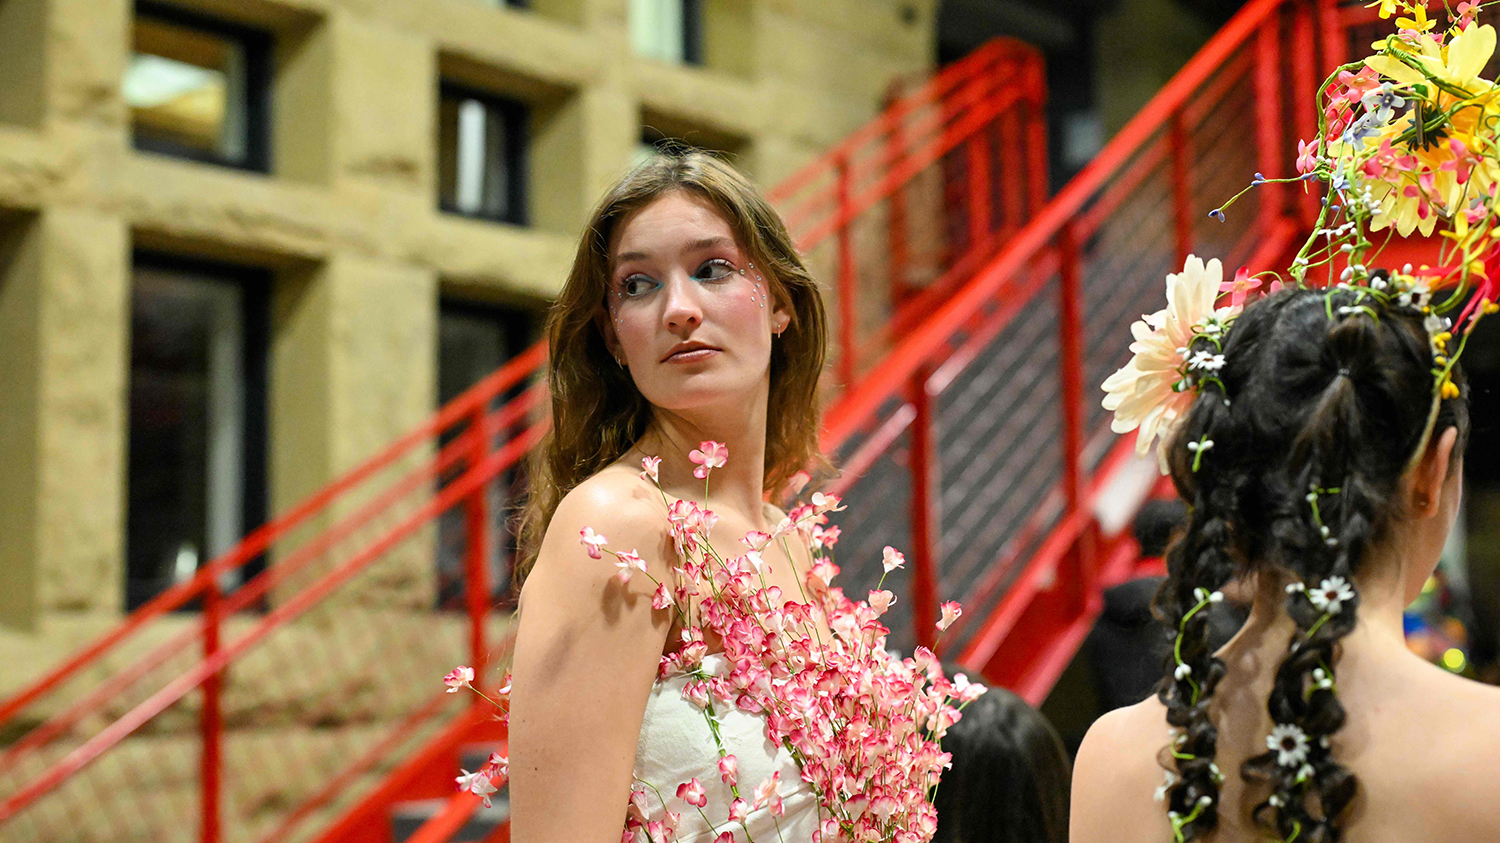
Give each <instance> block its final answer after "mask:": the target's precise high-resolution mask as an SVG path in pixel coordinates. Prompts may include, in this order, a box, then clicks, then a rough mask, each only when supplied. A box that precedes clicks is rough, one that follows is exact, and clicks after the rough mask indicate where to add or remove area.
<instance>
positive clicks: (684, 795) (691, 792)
mask: <svg viewBox="0 0 1500 843" xmlns="http://www.w3.org/2000/svg"><path fill="white" fill-rule="evenodd" d="M677 798H678V799H681V800H682V801H684V802H686V803H688V804H689V805H692V806H694V807H698V808H702V807H703V806H705V805H707V804H708V794H707V793H705V792H704V790H703V783H702V782H700V781H698V780H697V779H691V780H689V781H685V782H683V783H682V784H680V785H678V786H677Z"/></svg>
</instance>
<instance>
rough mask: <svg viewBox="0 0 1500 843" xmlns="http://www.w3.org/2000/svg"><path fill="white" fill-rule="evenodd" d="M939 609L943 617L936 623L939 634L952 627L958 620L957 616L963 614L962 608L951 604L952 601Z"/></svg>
mask: <svg viewBox="0 0 1500 843" xmlns="http://www.w3.org/2000/svg"><path fill="white" fill-rule="evenodd" d="M941 608H942V610H943V617H942V619H941V620H939V621H938V622H937V628H938V631H939V632H942V631H943V630H946V629H947V628H948V627H950V626H952V625H953V622H954V621H956V620H958V616H959V615H962V614H963V613H964V610H963V607H962V606H960V605H958V604H957V603H955V602H953V601H952V600H949V601H948V602H947V603H944V604H943V605H942V607H941Z"/></svg>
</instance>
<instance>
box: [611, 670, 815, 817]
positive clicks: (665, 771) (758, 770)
mask: <svg viewBox="0 0 1500 843" xmlns="http://www.w3.org/2000/svg"><path fill="white" fill-rule="evenodd" d="M703 668H704V670H705V671H706V672H708V673H712V674H723V673H725V672H727V671H728V669H729V662H728V659H726V658H725V657H724V656H723V655H722V654H714V655H710V656H706V657H705V658H704V659H703ZM687 683H688V677H687V676H686V675H683V674H678V675H676V676H668V677H666V678H664V679H660V680H658V681H657V683H656V685H655V686H654V687H653V688H652V689H651V698H650V699H649V700H648V701H647V702H646V717H645V719H644V720H643V721H641V737H640V741H639V743H637V744H636V748H635V777H636V778H637V779H639V780H640V781H642V782H647V783H649V784H651V785H654V786H655V787H656V788H657V789H658V790H660V791H661V796H662V797H663V798H665V799H666V805H662V804H661V801H660V800H659V799H658V798H657V795H656V793H654V792H652V791H651V790H650V789H649V788H648V789H647V802H648V804H649V805H650V817H649V818H650V819H651V820H659V819H661V818H662V816H663V815H664V814H665V812H666V811H667V810H672V811H676V812H678V813H679V814H681V816H682V820H681V822H680V824H679V825H678V827H677V840H678V841H681V843H712V841H713V839H714V837H715V836H717V835H718V834H720V833H722V832H725V831H728V832H732V833H733V834H734V839H735V840H736V841H741V843H743V841H744V840H745V829H744V828H741V827H740V824H739V823H730V822H729V820H728V816H729V803H730V802H731V801H732V800H733V799H734V795H733V794H732V793H730V791H729V786H728V785H726V784H724V782H723V780H722V779H721V778H720V775H719V750H718V747H717V746H716V745H715V744H714V738H713V735H712V733H710V732H709V730H708V721H707V719H706V718H705V716H704V713H703V710H702V709H700V708H698V707H697V706H696V705H694V704H693V703H692V701H690V700H689V699H688V698H687V697H685V696H683V693H682V690H683V687H684V686H685V685H687ZM724 708H725V706H724V705H722V704H720V705H718V706H716V709H717V710H718V714H717V715H716V716H715V719H716V720H717V721H718V723H719V734H720V736H721V737H722V738H723V741H724V749H725V751H727V752H728V753H729V754H730V755H733V756H735V759H736V760H737V761H738V762H739V777H738V779H739V790H740V796H741V797H742V798H743V799H745V801H747V802H750V801H753V799H754V792H755V788H756V786H757V785H759V784H760V783H761V782H763V781H765V780H766V779H768V778H770V777H771V774H772V773H774V772H777V771H780V773H781V779H780V785H779V787H778V791H779V792H780V794H781V798H782V805H783V807H784V808H785V809H786V813H785V814H784V815H783V816H780V817H774V816H772V814H771V811H770V809H769V808H768V807H765V806H762V807H760V808H758V809H756V810H753V811H751V812H750V814H749V816H747V817H746V818H745V825H746V826H748V828H749V831H750V837H751V838H752V839H754V840H755V843H808V841H811V840H812V835H813V832H814V831H815V830H816V829H817V827H818V821H819V817H818V799H817V795H816V794H815V793H813V790H812V786H811V785H809V784H807V783H806V782H804V781H803V780H802V774H801V772H799V771H798V769H797V762H796V761H794V760H792V756H791V753H789V752H787V751H786V748H785V747H782V746H778V745H777V744H774V743H772V742H771V741H769V740H766V721H765V718H764V717H762V716H760V715H758V714H750V713H747V712H744V711H740V710H739V709H737V708H730V710H728V711H725V710H723V709H724ZM693 778H696V779H697V780H698V781H699V782H701V783H702V784H703V789H704V791H705V793H706V794H707V795H708V805H707V807H705V808H704V809H703V813H702V814H700V813H699V812H698V809H696V808H694V807H692V806H690V805H687V804H686V803H684V802H683V801H682V800H681V799H678V798H677V786H678V785H679V784H682V783H683V782H686V781H688V780H689V779H693ZM704 815H707V817H708V820H709V821H710V822H712V823H713V825H712V826H710V825H708V823H706V822H705V821H704Z"/></svg>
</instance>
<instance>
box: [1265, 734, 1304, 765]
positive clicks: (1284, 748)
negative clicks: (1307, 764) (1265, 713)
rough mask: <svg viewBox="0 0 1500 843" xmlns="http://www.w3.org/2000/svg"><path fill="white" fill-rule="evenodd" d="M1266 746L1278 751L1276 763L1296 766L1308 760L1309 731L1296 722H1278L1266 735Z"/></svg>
mask: <svg viewBox="0 0 1500 843" xmlns="http://www.w3.org/2000/svg"><path fill="white" fill-rule="evenodd" d="M1266 748H1267V749H1270V750H1272V751H1274V752H1275V753H1276V763H1277V764H1280V765H1281V766H1283V767H1296V766H1297V765H1299V764H1301V763H1302V762H1304V761H1306V760H1307V733H1306V732H1304V731H1302V727H1300V726H1298V725H1297V724H1295V723H1277V724H1276V728H1274V729H1272V730H1271V734H1269V735H1266Z"/></svg>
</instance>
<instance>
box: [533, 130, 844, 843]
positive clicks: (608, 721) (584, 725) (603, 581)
mask: <svg viewBox="0 0 1500 843" xmlns="http://www.w3.org/2000/svg"><path fill="white" fill-rule="evenodd" d="M547 337H548V342H549V345H550V348H551V361H550V385H551V389H552V421H553V425H552V431H553V432H552V433H551V434H550V435H549V438H548V440H547V441H546V442H545V443H544V445H543V447H542V448H541V449H540V454H539V459H538V461H537V462H536V464H535V466H534V468H533V471H532V475H531V483H532V492H531V498H530V500H529V503H528V505H527V509H526V511H525V513H524V516H523V518H524V523H523V527H522V543H523V547H525V548H527V550H528V552H527V553H526V558H525V560H524V561H523V564H522V565H521V567H520V574H521V576H523V577H524V587H523V588H522V590H521V604H520V610H519V626H518V629H517V633H516V649H515V658H514V662H513V665H512V679H511V688H512V690H511V706H510V776H511V783H510V807H511V817H512V831H511V835H512V836H511V839H512V840H514V841H516V843H533V842H534V841H547V842H548V843H552V841H570V843H618V841H619V840H620V836H621V828H622V826H623V824H624V823H625V821H626V812H627V805H629V804H630V800H631V794H632V788H633V785H636V783H637V782H640V783H643V784H649V785H652V786H659V787H668V788H670V787H671V786H674V785H676V784H677V783H678V782H686V781H688V780H689V779H694V780H696V781H698V782H699V783H701V784H702V785H703V787H704V789H705V791H706V793H703V794H699V793H695V792H689V793H687V794H686V795H685V798H686V801H681V800H677V799H676V797H675V796H674V794H673V793H672V792H671V791H670V790H668V791H667V792H665V793H649V792H648V793H647V794H646V795H645V796H638V797H636V800H637V802H638V806H637V807H638V808H641V809H643V810H641V811H640V813H641V814H642V815H644V816H643V817H642V818H643V819H655V820H661V819H662V817H663V816H664V811H663V808H664V807H666V806H664V805H663V803H664V802H667V803H672V804H673V805H676V807H675V808H674V810H675V811H677V812H678V813H679V814H680V816H679V817H677V819H678V820H679V825H678V826H677V829H676V839H677V840H681V841H691V840H695V839H699V838H700V837H701V839H703V840H704V841H707V840H711V839H714V837H715V834H714V833H713V832H712V831H711V828H712V827H713V826H714V825H718V824H721V823H723V822H724V821H725V818H726V816H728V812H729V810H730V809H729V799H728V796H729V794H727V793H725V792H724V790H725V788H724V784H723V780H724V779H725V775H726V774H725V773H724V772H723V771H722V770H721V769H720V767H719V766H718V762H719V761H720V758H721V753H720V751H719V749H718V748H717V747H716V745H715V743H714V741H713V736H712V735H710V733H709V730H708V729H707V728H705V722H704V717H703V713H702V711H700V709H699V708H698V707H695V706H694V705H693V704H692V703H691V702H689V701H688V700H687V699H686V698H685V697H684V695H683V693H682V681H681V680H680V679H678V680H672V679H670V678H668V677H663V678H662V679H660V680H658V664H659V662H661V660H662V658H663V656H664V655H668V654H671V653H673V652H674V651H677V650H678V649H680V648H681V647H682V646H683V641H682V635H681V633H682V631H683V630H682V624H681V619H680V615H676V614H675V613H673V612H669V611H667V610H666V609H664V608H653V605H652V604H653V588H654V586H653V585H652V584H651V583H650V582H649V581H648V579H647V578H646V577H644V576H642V577H636V578H634V579H630V580H628V581H626V582H623V583H622V582H621V581H620V580H619V579H618V578H617V577H616V576H615V574H616V566H614V565H611V564H609V563H608V561H603V562H601V561H599V559H598V558H597V557H593V558H591V554H589V553H585V552H584V551H583V549H581V548H580V546H579V536H580V532H581V531H583V530H585V528H587V529H589V530H592V531H595V533H596V534H597V535H601V536H608V537H609V541H610V544H611V545H612V546H614V547H619V548H634V549H636V550H637V551H638V553H639V556H640V559H641V560H642V562H643V563H644V568H645V573H648V574H649V575H650V578H651V579H653V580H655V581H659V582H672V580H673V574H674V571H673V566H674V565H675V564H676V560H677V558H678V557H677V554H676V552H675V551H674V548H673V544H672V535H671V534H670V533H669V531H668V529H667V500H668V499H670V500H672V501H674V502H675V501H687V500H692V501H702V500H703V498H704V492H705V481H704V479H702V478H703V477H704V472H703V471H702V470H701V465H698V464H695V463H693V462H691V461H690V460H689V452H690V451H692V450H693V449H695V448H698V447H699V443H700V442H707V441H713V442H716V443H720V444H721V445H723V446H725V447H727V450H728V454H729V459H728V460H727V462H724V463H723V464H722V465H720V464H718V463H719V461H718V460H715V461H714V462H715V466H716V467H715V468H714V469H713V478H712V479H713V483H712V489H711V491H710V492H709V497H708V499H707V500H706V501H705V502H704V503H705V504H706V505H707V507H708V508H709V509H711V510H712V511H713V513H715V514H717V516H718V521H717V523H716V524H714V525H713V526H712V527H711V534H710V542H711V544H713V545H715V546H717V547H721V548H724V549H729V548H731V547H734V546H736V545H737V540H738V539H739V537H742V536H745V535H746V534H747V533H749V532H751V531H762V532H767V531H771V530H772V529H773V528H774V525H776V524H777V523H778V521H780V520H781V519H782V517H783V515H782V513H781V512H780V511H779V510H777V509H776V508H775V507H772V506H770V505H768V504H767V503H765V500H766V497H767V493H768V491H771V490H777V489H780V488H782V487H783V486H784V485H785V484H786V481H787V480H788V479H789V478H790V477H791V476H792V475H793V474H794V473H795V472H797V471H798V470H800V469H802V468H804V467H806V466H808V465H809V464H811V463H813V462H815V461H816V460H818V459H820V457H819V454H818V446H817V433H818V410H819V402H818V391H817V383H818V377H819V375H820V372H821V370H822V366H823V357H824V348H825V319H824V313H823V306H822V300H821V299H820V297H819V293H818V290H817V288H816V286H815V284H814V282H813V281H812V279H811V277H810V276H809V275H808V272H807V270H806V268H805V267H804V266H803V264H802V261H801V259H800V258H799V257H798V255H797V253H796V250H795V249H794V247H793V245H792V242H791V239H790V237H789V236H788V235H787V232H786V229H785V227H784V226H783V224H782V222H781V220H780V219H779V218H778V217H777V215H776V213H775V212H774V211H773V210H772V209H771V207H770V206H769V205H768V204H767V203H766V201H765V200H764V199H763V198H761V197H760V195H759V194H758V193H757V192H756V191H755V189H754V188H753V187H752V186H751V185H750V184H749V183H748V182H747V181H746V180H745V179H744V178H743V177H741V176H740V175H739V174H738V173H736V172H735V171H734V170H733V169H731V168H730V167H729V166H727V165H725V164H723V163H721V162H719V161H718V160H716V159H714V158H712V157H710V156H706V155H702V154H698V153H688V154H685V155H679V156H658V157H656V158H653V159H652V160H650V161H648V162H646V163H644V164H642V165H641V166H639V167H637V168H636V169H634V170H633V171H631V172H630V173H629V174H628V175H627V176H626V177H625V178H624V179H623V180H622V181H621V182H620V183H619V184H617V185H616V186H615V187H614V188H613V189H612V190H611V191H610V192H609V193H608V194H607V196H606V197H605V198H604V200H603V202H602V203H601V204H600V206H599V207H598V209H597V210H596V211H595V212H594V214H593V217H592V218H591V219H590V220H589V223H588V226H587V228H586V229H585V234H584V237H583V240H582V242H581V243H580V244H579V247H578V253H577V257H576V258H575V260H574V264H573V269H572V272H571V274H570V275H569V276H568V280H567V283H566V285H565V286H564V288H563V290H562V293H561V295H560V297H559V298H558V300H557V303H556V304H555V305H554V307H553V311H552V314H551V317H550V319H549V321H548V326H547ZM648 457H659V458H660V463H659V465H657V466H656V468H655V470H656V472H657V477H658V480H657V483H652V482H648V480H647V479H644V478H643V477H642V470H641V469H642V460H643V459H644V458H648ZM695 470H697V471H698V473H697V474H696V475H695ZM658 483H659V486H660V491H658V488H657V484H658ZM741 551H743V548H741ZM763 555H764V563H765V564H764V568H763V572H764V576H765V577H766V579H767V581H768V582H769V583H770V584H771V585H775V586H778V587H779V588H780V589H781V592H782V593H783V594H785V595H788V596H791V595H797V594H799V593H800V584H801V583H802V582H803V577H804V575H805V574H806V572H807V570H808V567H809V564H810V559H809V555H808V552H807V548H806V547H805V546H799V545H798V544H797V543H796V542H790V543H785V544H779V543H778V544H772V545H770V546H767V547H766V548H765V549H764V554H763ZM702 643H703V644H706V648H707V651H708V652H709V653H715V652H718V651H720V650H722V649H723V647H722V643H721V642H719V641H716V640H713V638H712V636H710V637H709V640H706V641H704V642H702ZM713 658H714V656H712V655H710V656H708V657H707V658H706V659H705V660H704V665H705V668H709V669H711V665H712V660H713ZM719 729H720V731H721V732H722V735H721V737H722V740H723V742H724V744H725V749H727V750H728V753H729V754H730V755H733V756H735V759H736V761H737V764H738V773H737V775H738V779H739V781H741V782H743V783H745V785H746V793H747V794H748V792H749V788H753V787H756V786H757V785H758V784H761V783H763V782H766V781H770V782H772V784H771V785H770V787H772V788H774V789H775V790H776V791H777V792H775V793H769V794H768V793H765V792H762V794H761V796H762V798H760V799H757V800H755V803H756V807H755V808H754V809H753V810H752V811H751V814H750V816H748V817H746V818H745V820H744V825H743V827H742V826H741V825H740V824H739V823H736V824H735V825H734V826H733V829H734V831H735V832H736V833H737V834H738V838H737V839H744V837H745V836H746V834H747V831H746V829H748V834H749V836H751V837H753V838H755V839H757V840H763V841H779V840H785V841H787V843H792V841H807V840H810V839H811V837H812V833H813V830H814V829H815V827H816V823H817V810H816V806H815V804H814V800H813V799H812V797H811V793H810V791H809V790H808V787H807V785H806V784H805V783H803V782H802V781H801V780H800V779H799V776H798V771H797V767H796V765H795V764H794V763H793V762H792V760H791V758H790V757H789V755H788V753H787V751H786V750H785V749H784V748H782V747H779V746H777V745H775V744H772V743H770V742H768V741H767V740H766V739H765V723H764V720H763V719H762V718H759V717H757V716H754V715H751V714H747V713H745V712H741V711H738V710H730V711H728V712H726V713H723V715H722V717H721V722H720V725H719ZM746 801H747V802H748V801H749V797H748V796H747V800H746ZM700 802H703V803H705V804H704V805H703V806H702V808H701V810H698V809H695V808H694V807H693V806H695V805H697V804H698V803H700ZM639 803H644V804H639ZM684 808H685V809H686V810H684ZM632 810H636V809H632Z"/></svg>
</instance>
